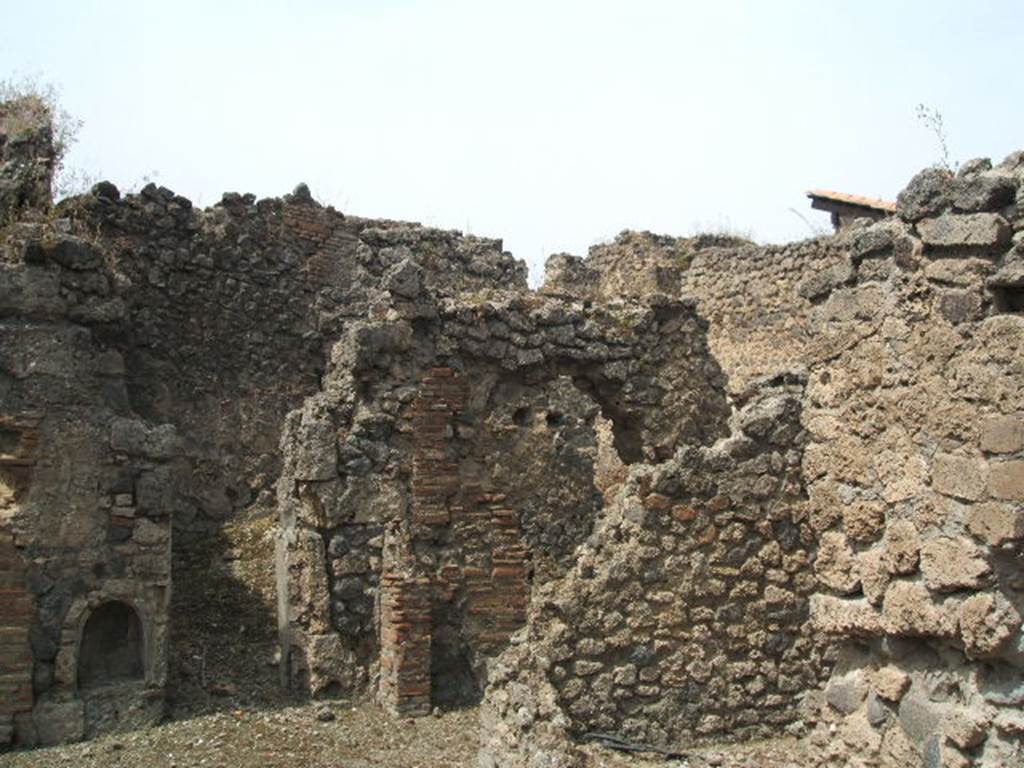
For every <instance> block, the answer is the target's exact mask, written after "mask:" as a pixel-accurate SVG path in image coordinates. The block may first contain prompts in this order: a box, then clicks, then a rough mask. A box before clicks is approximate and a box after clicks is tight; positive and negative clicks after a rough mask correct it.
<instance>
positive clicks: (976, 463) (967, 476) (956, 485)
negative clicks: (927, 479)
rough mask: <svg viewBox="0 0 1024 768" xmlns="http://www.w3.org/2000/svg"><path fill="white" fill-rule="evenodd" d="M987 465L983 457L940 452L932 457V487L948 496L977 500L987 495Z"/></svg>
mask: <svg viewBox="0 0 1024 768" xmlns="http://www.w3.org/2000/svg"><path fill="white" fill-rule="evenodd" d="M987 483H988V472H987V466H986V464H985V462H984V461H982V460H981V459H973V458H968V457H965V456H954V455H952V454H948V453H940V454H937V455H936V456H935V458H934V459H932V487H934V488H935V490H936V491H938V492H939V493H942V494H945V495H946V496H953V497H954V498H957V499H965V500H967V501H977V500H978V499H981V498H983V497H984V495H985V487H986V485H987Z"/></svg>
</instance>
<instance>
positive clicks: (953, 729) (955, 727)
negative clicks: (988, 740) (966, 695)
mask: <svg viewBox="0 0 1024 768" xmlns="http://www.w3.org/2000/svg"><path fill="white" fill-rule="evenodd" d="M990 723H991V718H989V717H988V716H987V715H986V714H985V713H984V712H983V711H981V710H978V709H968V708H966V707H960V708H958V709H955V710H953V711H951V712H950V713H949V714H948V715H947V716H946V720H945V722H944V723H943V729H942V730H943V733H945V735H946V738H947V739H949V740H950V741H951V742H953V743H954V744H956V745H957V746H958V747H960V748H961V749H973V748H974V747H976V746H978V745H979V744H981V742H983V741H984V740H985V737H986V736H987V735H988V727H989V725H990Z"/></svg>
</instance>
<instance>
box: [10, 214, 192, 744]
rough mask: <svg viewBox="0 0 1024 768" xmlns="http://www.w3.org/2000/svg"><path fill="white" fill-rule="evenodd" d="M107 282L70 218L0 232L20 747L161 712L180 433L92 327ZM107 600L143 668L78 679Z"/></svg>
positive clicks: (105, 300) (104, 324)
mask: <svg viewBox="0 0 1024 768" xmlns="http://www.w3.org/2000/svg"><path fill="white" fill-rule="evenodd" d="M111 281H112V276H111V274H110V272H109V270H108V269H107V268H106V266H105V264H104V263H103V260H102V258H101V254H100V252H99V251H98V250H97V249H96V248H95V247H94V246H93V245H91V244H90V243H89V242H87V241H84V240H81V239H79V238H76V237H74V236H72V235H69V234H68V233H67V226H66V223H65V224H64V225H59V226H58V225H55V224H53V223H39V224H15V225H10V226H8V227H7V228H6V229H5V230H3V231H2V233H0V402H2V403H3V411H2V414H0V532H2V537H3V552H4V554H3V563H4V571H3V584H4V587H3V590H4V600H3V601H2V602H0V605H2V606H3V611H2V616H3V619H2V620H3V621H4V623H5V626H6V629H7V631H5V633H4V654H5V665H4V680H5V682H6V681H14V682H16V683H17V685H18V692H17V695H15V696H12V697H11V698H8V697H7V696H5V697H4V702H5V703H4V706H5V708H6V709H7V710H8V711H7V712H6V713H5V714H7V715H8V716H10V715H11V714H13V715H14V718H13V723H10V722H9V723H7V724H6V725H7V726H8V727H7V728H6V729H3V730H5V734H4V735H5V737H7V738H13V739H14V740H16V741H17V742H18V743H19V744H21V745H33V744H53V743H58V742H61V741H66V740H69V739H76V738H81V737H83V736H90V735H92V734H95V733H97V732H100V731H107V730H112V729H117V728H131V727H137V726H139V725H142V724H147V723H153V722H156V721H158V720H159V719H160V718H161V716H162V714H163V692H164V686H165V683H166V671H167V629H168V608H169V599H170V588H171V585H170V581H171V573H170V571H171V552H170V548H171V522H170V521H171V517H172V516H173V514H174V513H175V511H176V507H177V503H178V498H179V491H180V487H181V476H180V471H179V470H180V467H179V466H178V464H177V463H176V459H177V456H178V442H177V437H176V434H175V432H174V429H173V427H170V426H163V427H159V426H155V425H152V424H148V423H146V422H143V421H141V420H140V419H139V418H138V416H137V414H135V412H134V411H133V410H132V409H131V407H130V403H129V399H128V396H127V390H126V386H125V377H124V361H123V358H122V356H121V354H120V353H119V352H118V351H117V350H116V349H113V348H111V347H110V346H109V345H108V344H107V343H105V342H104V341H103V338H104V336H105V335H106V334H107V333H108V332H112V331H114V330H115V329H116V326H117V325H119V324H120V323H121V322H123V321H124V315H123V304H122V303H121V302H120V301H119V300H117V299H115V298H112V297H111V296H110V286H111ZM114 604H116V605H120V606H123V607H124V610H125V611H130V612H131V613H132V614H134V616H135V617H136V620H137V622H138V627H139V631H140V632H141V633H142V634H143V636H144V637H142V638H140V641H141V642H142V645H141V647H139V648H138V668H137V670H135V674H132V675H126V676H121V675H119V674H114V675H112V676H110V677H103V676H102V674H101V676H100V677H92V678H90V679H88V680H86V679H85V677H83V669H84V668H85V666H87V665H88V661H89V659H85V658H84V657H83V656H82V655H81V653H80V651H81V648H82V647H83V646H86V647H87V646H88V645H89V641H88V637H89V635H90V632H89V629H88V627H89V622H90V620H91V619H92V617H93V616H94V614H95V613H96V611H97V610H98V609H101V608H103V607H104V606H110V605H114ZM94 626H95V625H94ZM115 634H116V632H115ZM15 662H16V663H15ZM8 664H11V666H8ZM26 675H27V685H25V683H26V679H25V676H26ZM86 677H88V675H86ZM93 684H98V685H96V686H94V685H93ZM12 704H13V705H14V710H15V711H14V712H11V711H10V708H11V706H12ZM12 725H13V728H12V727H11V726H12Z"/></svg>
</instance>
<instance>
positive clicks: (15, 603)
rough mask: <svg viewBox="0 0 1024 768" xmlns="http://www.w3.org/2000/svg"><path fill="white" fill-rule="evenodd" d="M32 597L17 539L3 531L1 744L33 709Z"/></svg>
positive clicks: (0, 572) (0, 579)
mask: <svg viewBox="0 0 1024 768" xmlns="http://www.w3.org/2000/svg"><path fill="white" fill-rule="evenodd" d="M31 623H32V597H31V596H30V595H29V594H28V592H27V591H26V590H25V572H24V564H23V562H22V559H21V556H20V555H19V554H18V550H17V549H16V548H15V546H14V537H13V536H12V535H11V534H10V533H9V532H7V531H5V530H3V529H2V528H0V744H6V743H9V742H10V741H11V739H12V737H13V736H14V716H15V715H17V714H19V713H21V712H28V711H30V710H31V709H32V649H31V646H30V645H29V635H28V632H29V626H30V624H31Z"/></svg>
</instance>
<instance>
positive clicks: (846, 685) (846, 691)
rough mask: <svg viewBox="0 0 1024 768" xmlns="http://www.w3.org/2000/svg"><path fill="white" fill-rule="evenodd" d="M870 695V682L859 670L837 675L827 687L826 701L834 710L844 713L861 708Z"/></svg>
mask: <svg viewBox="0 0 1024 768" xmlns="http://www.w3.org/2000/svg"><path fill="white" fill-rule="evenodd" d="M867 695H868V684H867V681H866V680H865V679H864V675H863V673H862V672H860V671H859V670H855V671H853V672H849V673H847V674H845V675H841V676H835V677H833V678H832V679H831V680H829V681H828V685H827V686H826V687H825V701H827V702H828V703H829V706H831V707H832V708H833V709H834V710H836V711H837V712H840V713H841V714H844V715H849V714H852V713H853V712H856V711H857V710H858V709H860V705H861V704H863V703H864V699H865V698H866V697H867Z"/></svg>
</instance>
